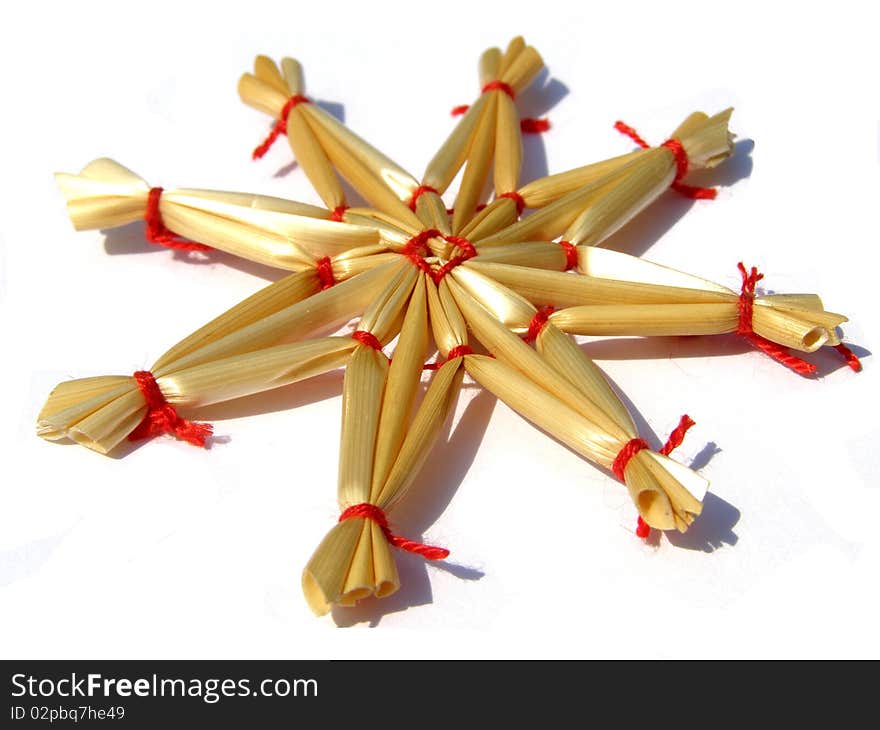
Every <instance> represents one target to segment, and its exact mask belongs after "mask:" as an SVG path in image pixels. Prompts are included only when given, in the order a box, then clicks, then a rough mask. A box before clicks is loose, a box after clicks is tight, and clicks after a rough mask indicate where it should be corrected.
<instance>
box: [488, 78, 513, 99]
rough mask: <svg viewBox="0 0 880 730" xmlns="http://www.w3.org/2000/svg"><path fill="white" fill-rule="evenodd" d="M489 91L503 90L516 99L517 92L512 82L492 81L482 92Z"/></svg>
mask: <svg viewBox="0 0 880 730" xmlns="http://www.w3.org/2000/svg"><path fill="white" fill-rule="evenodd" d="M488 91H503V92H504V93H505V94H507V95H508V96H509V97H510V98H511V99H512V100H513V101H516V92H515V91H514V90H513V87H512V86H511V85H510V84H505V83H504V82H503V81H490V82H489V83H488V84H486V85H485V86H484V87H483V90H482V92H481V93H483V94H485V93H486V92H488Z"/></svg>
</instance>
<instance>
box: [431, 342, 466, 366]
mask: <svg viewBox="0 0 880 730" xmlns="http://www.w3.org/2000/svg"><path fill="white" fill-rule="evenodd" d="M473 354H474V351H473V350H472V349H471V348H470V347H469V346H468V345H456V346H455V347H453V348H452V349H451V350H450V351H449V354H448V355H447V356H446V358H445V359H443V360H437V362H431V363H428V364H427V365H425V366H424V367H423V368H422V370H439V369H440V368H442V367H443V366H444V365H445V364H446V363H448V362H449V361H450V360H455V359H456V358H457V357H464V356H465V355H473Z"/></svg>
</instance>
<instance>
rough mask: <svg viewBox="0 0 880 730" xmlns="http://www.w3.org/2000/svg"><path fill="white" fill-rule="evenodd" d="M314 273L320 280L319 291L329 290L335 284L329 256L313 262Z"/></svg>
mask: <svg viewBox="0 0 880 730" xmlns="http://www.w3.org/2000/svg"><path fill="white" fill-rule="evenodd" d="M315 271H316V272H317V273H318V278H319V279H320V280H321V291H324V290H325V289H329V288H330V287H331V286H333V285H334V284H335V283H336V278H335V277H334V276H333V263H332V262H331V261H330V257H329V256H324V257H323V258H320V259H318V260H317V262H315Z"/></svg>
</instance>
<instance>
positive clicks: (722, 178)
mask: <svg viewBox="0 0 880 730" xmlns="http://www.w3.org/2000/svg"><path fill="white" fill-rule="evenodd" d="M754 147H755V143H754V142H752V140H750V139H743V140H740V141H739V142H737V143H736V144H735V145H734V151H733V155H732V156H731V158H730V159H729V160H727V161H725V162H724V163H722V164H721V165H719V166H718V167H716V168H715V169H714V170H700V171H698V172H695V173H694V174H693V175H688V176H687V178H686V182H687V184H688V185H696V186H701V187H722V188H727V187H731V186H732V185H735V184H736V183H737V182H739V181H740V180H743V179H745V178H747V177H749V176H750V175H751V174H752V166H753V165H752V157H751V153H752V150H753V149H754ZM698 202H699V203H700V204H701V205H712V201H696V200H691V199H690V198H686V197H684V196H683V195H680V194H679V193H676V192H675V191H674V190H669V191H667V192H665V193H664V194H663V195H661V196H660V197H659V198H658V199H657V200H656V201H655V202H654V203H652V204H651V205H650V206H649V207H648V208H647V209H645V210H643V211H642V212H641V213H639V214H638V215H637V216H636V217H635V218H633V219H632V220H631V221H630V222H629V223H627V224H626V225H625V226H624V227H623V228H621V229H620V230H619V231H617V232H616V233H615V234H614V235H612V236H610V237H609V238H608V239H606V240H605V241H604V242H603V243H602V247H603V248H610V249H613V250H615V251H622V252H623V253H628V254H631V255H632V256H642V255H644V254H645V252H646V251H648V249H650V248H651V246H653V245H654V244H655V243H656V242H657V241H659V240H660V239H661V238H662V237H663V236H664V235H666V233H667V232H668V231H669V230H670V229H671V228H673V227H674V226H675V224H676V223H678V221H679V220H681V218H682V217H683V216H684V215H685V214H686V213H687V212H688V211H689V210H690V209H691V208H692V207H693V206H694V205H695V204H696V203H698ZM735 264H736V261H733V262H732V264H731V265H735Z"/></svg>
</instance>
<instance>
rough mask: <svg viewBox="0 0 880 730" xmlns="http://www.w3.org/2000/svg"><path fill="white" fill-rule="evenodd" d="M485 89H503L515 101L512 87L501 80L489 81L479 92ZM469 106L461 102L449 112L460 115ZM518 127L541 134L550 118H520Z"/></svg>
mask: <svg viewBox="0 0 880 730" xmlns="http://www.w3.org/2000/svg"><path fill="white" fill-rule="evenodd" d="M487 91H503V92H504V93H505V94H507V95H508V96H509V97H510V98H511V99H512V100H513V101H516V92H515V91H514V90H513V87H512V86H511V85H510V84H505V83H504V82H503V81H490V82H489V83H488V84H486V85H485V86H484V87H483V90H482V92H481V93H483V94H485V93H486V92H487ZM470 108H471V107H470V104H461V105H460V106H456V107H453V108H452V111H451V112H450V113H451V114H452V116H454V117H460V116H461V115H462V114H465V113H466V112H467V110H468V109H470ZM519 128H520V131H521V132H522V133H523V134H543V133H544V132H547V131H549V129H550V120H549V119H547V118H542V119H532V118H526V119H520V122H519Z"/></svg>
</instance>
